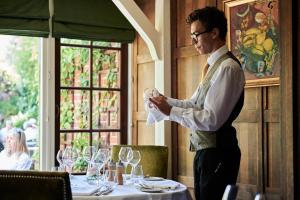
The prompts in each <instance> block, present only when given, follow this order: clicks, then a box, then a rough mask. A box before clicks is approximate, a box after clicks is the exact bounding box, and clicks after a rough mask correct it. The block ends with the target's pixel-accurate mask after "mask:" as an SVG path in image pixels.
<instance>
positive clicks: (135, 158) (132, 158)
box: [127, 150, 141, 170]
mask: <svg viewBox="0 0 300 200" xmlns="http://www.w3.org/2000/svg"><path fill="white" fill-rule="evenodd" d="M127 157H128V160H129V163H130V164H131V165H132V167H133V170H135V167H136V166H137V165H138V164H139V162H140V161H141V154H140V151H137V150H134V151H130V152H128V155H127Z"/></svg>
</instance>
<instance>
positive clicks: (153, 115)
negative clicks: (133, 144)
mask: <svg viewBox="0 0 300 200" xmlns="http://www.w3.org/2000/svg"><path fill="white" fill-rule="evenodd" d="M157 96H159V92H158V90H157V89H156V88H154V89H146V90H145V92H144V106H145V110H146V112H147V114H148V116H147V125H150V124H153V123H155V122H159V121H161V120H167V119H168V118H169V117H168V116H166V115H165V114H163V113H162V112H160V111H159V110H158V109H157V108H156V107H155V106H154V105H153V103H152V102H151V101H150V100H149V98H151V97H157Z"/></svg>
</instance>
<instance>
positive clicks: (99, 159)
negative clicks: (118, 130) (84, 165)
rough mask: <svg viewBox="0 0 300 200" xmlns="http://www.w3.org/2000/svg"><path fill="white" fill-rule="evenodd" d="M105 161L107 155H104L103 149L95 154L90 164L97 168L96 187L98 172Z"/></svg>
mask: <svg viewBox="0 0 300 200" xmlns="http://www.w3.org/2000/svg"><path fill="white" fill-rule="evenodd" d="M106 160H107V155H106V152H105V149H99V150H98V152H97V154H96V155H95V156H94V157H93V161H92V163H93V164H94V165H95V166H96V168H97V173H96V174H97V180H98V185H99V176H100V171H101V169H102V168H103V167H104V166H105V162H106Z"/></svg>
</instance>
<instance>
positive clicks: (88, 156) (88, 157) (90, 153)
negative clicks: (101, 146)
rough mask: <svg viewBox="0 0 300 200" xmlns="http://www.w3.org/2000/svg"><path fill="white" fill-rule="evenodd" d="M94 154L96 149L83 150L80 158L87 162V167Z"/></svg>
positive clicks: (87, 148)
mask: <svg viewBox="0 0 300 200" xmlns="http://www.w3.org/2000/svg"><path fill="white" fill-rule="evenodd" d="M95 154H96V147H95V146H86V147H84V149H83V152H82V157H83V159H84V160H85V161H87V163H88V166H90V164H91V160H92V158H93V156H94V155H95Z"/></svg>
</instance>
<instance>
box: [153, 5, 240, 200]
mask: <svg viewBox="0 0 300 200" xmlns="http://www.w3.org/2000/svg"><path fill="white" fill-rule="evenodd" d="M187 23H188V24H189V25H190V27H191V38H192V41H193V44H194V46H195V48H196V49H197V51H198V52H199V54H201V55H202V54H208V55H209V57H208V59H207V63H208V64H207V65H206V66H205V67H204V70H203V79H202V81H201V83H200V85H199V86H198V88H197V90H196V91H195V93H194V94H193V96H192V97H191V98H190V99H188V100H177V99H172V98H169V97H165V96H162V95H161V96H158V97H152V98H151V99H150V101H151V102H152V103H153V104H154V105H155V106H156V107H157V109H159V110H160V111H161V112H162V113H164V114H165V115H167V116H169V119H170V120H171V121H174V122H177V123H179V124H181V125H182V126H185V127H187V128H190V129H191V133H190V150H192V151H196V155H195V158H194V186H195V196H196V199H201V200H206V199H212V200H217V199H221V198H222V195H223V193H224V190H225V187H226V185H228V184H235V183H236V179H237V175H238V170H239V165H240V156H241V154H240V149H239V147H238V142H237V138H236V130H235V128H234V127H233V126H232V122H233V121H234V120H235V119H236V118H237V116H238V115H239V113H240V111H241V109H242V106H243V103H244V84H245V77H244V73H243V70H242V69H241V66H240V64H239V62H238V60H237V59H236V58H235V57H234V56H233V55H232V54H231V53H230V52H228V48H227V46H226V45H225V44H226V33H227V20H226V18H225V15H224V13H223V12H222V11H220V10H218V9H217V8H215V7H205V8H203V9H198V10H195V11H193V12H192V13H191V14H190V15H189V16H188V18H187Z"/></svg>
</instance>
